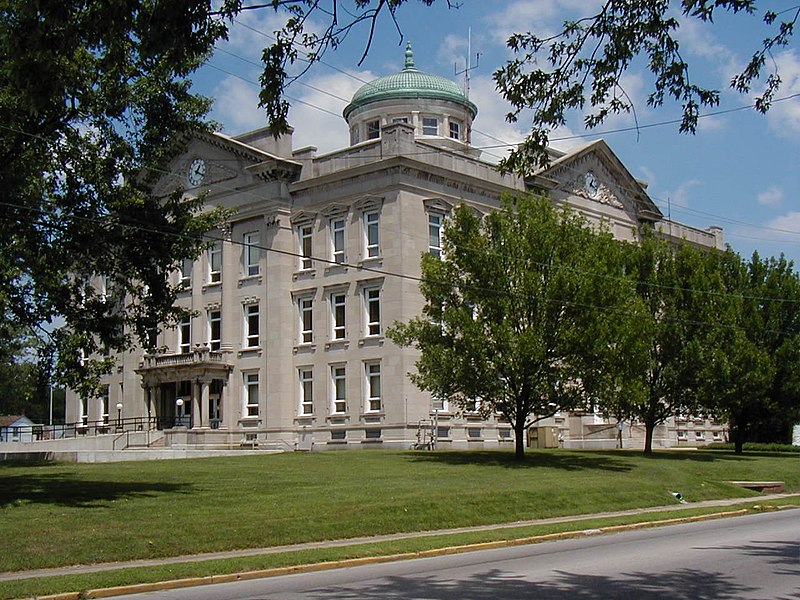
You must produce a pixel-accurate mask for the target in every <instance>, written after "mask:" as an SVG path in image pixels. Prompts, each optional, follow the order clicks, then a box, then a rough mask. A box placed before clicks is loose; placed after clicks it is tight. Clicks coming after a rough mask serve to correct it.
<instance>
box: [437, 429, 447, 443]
mask: <svg viewBox="0 0 800 600" xmlns="http://www.w3.org/2000/svg"><path fill="white" fill-rule="evenodd" d="M449 437H450V428H449V427H437V428H436V439H437V440H442V439H448V438H449Z"/></svg>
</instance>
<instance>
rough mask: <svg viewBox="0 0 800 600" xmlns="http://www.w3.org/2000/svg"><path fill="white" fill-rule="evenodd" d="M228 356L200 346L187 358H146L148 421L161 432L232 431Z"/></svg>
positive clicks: (143, 366) (141, 371)
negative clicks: (194, 430) (176, 429)
mask: <svg viewBox="0 0 800 600" xmlns="http://www.w3.org/2000/svg"><path fill="white" fill-rule="evenodd" d="M232 370H233V366H232V365H230V364H229V363H227V362H226V360H225V353H223V352H215V351H212V350H209V348H208V347H206V346H198V347H197V348H196V349H195V350H193V351H192V352H189V353H185V354H162V355H145V356H144V358H143V359H142V362H141V364H140V366H139V368H138V369H136V373H137V374H138V375H140V376H141V378H142V382H141V384H142V387H143V388H144V390H145V402H146V405H147V414H148V417H151V418H155V420H156V422H157V423H158V427H159V428H160V429H167V428H173V427H188V428H190V429H229V428H230V425H231V420H232V419H234V420H235V417H234V416H233V411H232V407H231V405H230V393H229V387H228V383H229V378H230V373H231V371H232Z"/></svg>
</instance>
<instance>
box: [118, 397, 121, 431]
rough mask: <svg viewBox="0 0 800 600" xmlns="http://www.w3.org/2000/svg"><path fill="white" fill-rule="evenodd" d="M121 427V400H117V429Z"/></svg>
mask: <svg viewBox="0 0 800 600" xmlns="http://www.w3.org/2000/svg"><path fill="white" fill-rule="evenodd" d="M120 427H122V402H117V429H119V428H120Z"/></svg>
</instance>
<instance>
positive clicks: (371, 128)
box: [367, 119, 381, 140]
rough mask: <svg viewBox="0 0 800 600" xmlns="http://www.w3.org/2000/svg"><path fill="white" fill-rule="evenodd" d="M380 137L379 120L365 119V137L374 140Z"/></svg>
mask: <svg viewBox="0 0 800 600" xmlns="http://www.w3.org/2000/svg"><path fill="white" fill-rule="evenodd" d="M379 137H381V122H380V121H379V120H378V119H375V120H374V121H367V139H368V140H376V139H378V138H379Z"/></svg>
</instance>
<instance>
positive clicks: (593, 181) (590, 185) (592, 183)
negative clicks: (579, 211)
mask: <svg viewBox="0 0 800 600" xmlns="http://www.w3.org/2000/svg"><path fill="white" fill-rule="evenodd" d="M583 188H584V189H585V190H586V193H587V194H589V197H590V198H594V197H595V196H596V195H597V192H598V191H599V190H600V184H599V183H597V178H596V177H595V176H594V173H592V172H591V171H587V172H586V176H585V177H584V180H583Z"/></svg>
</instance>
